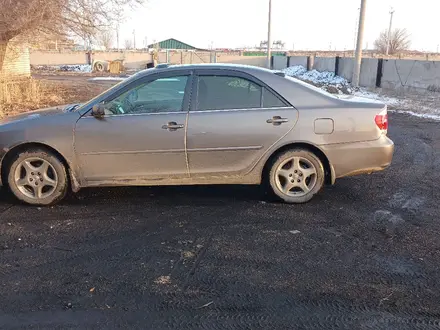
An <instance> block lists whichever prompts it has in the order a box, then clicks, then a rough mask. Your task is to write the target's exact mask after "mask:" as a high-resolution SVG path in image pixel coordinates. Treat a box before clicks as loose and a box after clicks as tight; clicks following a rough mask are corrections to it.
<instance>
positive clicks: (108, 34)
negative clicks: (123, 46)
mask: <svg viewBox="0 0 440 330" xmlns="http://www.w3.org/2000/svg"><path fill="white" fill-rule="evenodd" d="M98 42H99V44H100V45H101V46H104V48H105V49H110V48H111V47H112V44H113V33H112V31H111V30H104V31H102V32H100V33H99V34H98Z"/></svg>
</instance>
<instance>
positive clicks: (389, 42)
mask: <svg viewBox="0 0 440 330" xmlns="http://www.w3.org/2000/svg"><path fill="white" fill-rule="evenodd" d="M393 15H394V9H393V8H391V10H390V27H389V28H388V38H387V50H386V52H385V55H388V53H389V52H390V44H391V28H392V27H393Z"/></svg>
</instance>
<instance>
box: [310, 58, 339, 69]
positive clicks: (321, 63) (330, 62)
mask: <svg viewBox="0 0 440 330" xmlns="http://www.w3.org/2000/svg"><path fill="white" fill-rule="evenodd" d="M335 63H336V58H335V57H315V62H314V65H313V68H314V69H315V70H318V71H330V72H335Z"/></svg>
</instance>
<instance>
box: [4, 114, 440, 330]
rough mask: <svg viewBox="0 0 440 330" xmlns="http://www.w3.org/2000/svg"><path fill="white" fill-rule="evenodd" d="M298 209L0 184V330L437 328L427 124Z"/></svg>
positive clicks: (414, 125) (258, 196) (401, 133)
mask: <svg viewBox="0 0 440 330" xmlns="http://www.w3.org/2000/svg"><path fill="white" fill-rule="evenodd" d="M390 125H391V128H390V131H389V135H390V137H391V138H392V139H393V140H394V142H395V144H396V151H395V158H394V161H393V164H392V166H391V167H390V168H389V169H387V170H386V171H383V172H381V173H376V174H373V175H366V176H359V177H352V178H345V179H340V180H338V181H337V183H336V185H335V186H332V187H327V188H326V189H325V190H324V191H323V192H322V193H321V194H320V195H319V196H316V197H315V199H313V200H312V201H311V202H310V203H308V204H305V205H286V204H281V203H273V202H270V201H268V200H266V199H265V196H264V194H263V193H262V192H261V190H260V189H259V188H258V187H253V186H250V187H243V186H199V187H155V188H148V187H140V188H112V189H110V188H101V189H84V190H82V191H81V192H79V193H78V194H77V195H75V196H71V197H69V198H68V199H67V200H66V201H64V202H62V203H61V204H59V205H57V206H54V207H51V208H35V207H28V206H23V205H20V204H18V203H16V202H15V200H13V199H12V197H11V196H10V195H9V194H8V193H6V192H5V191H4V190H1V191H0V297H1V299H0V329H155V330H159V329H179V330H181V329H326V330H328V329H387V330H389V329H398V330H405V329H440V304H439V301H440V280H439V274H440V272H439V268H440V267H439V266H440V239H439V237H440V223H439V221H440V218H439V214H440V205H439V204H440V192H439V191H440V185H439V183H440V129H439V128H440V123H439V122H435V121H429V120H425V119H418V118H415V117H410V116H405V115H400V114H391V115H390Z"/></svg>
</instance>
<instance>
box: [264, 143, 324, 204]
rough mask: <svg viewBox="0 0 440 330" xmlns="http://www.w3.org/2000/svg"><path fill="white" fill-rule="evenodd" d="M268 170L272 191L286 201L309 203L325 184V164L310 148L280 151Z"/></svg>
mask: <svg viewBox="0 0 440 330" xmlns="http://www.w3.org/2000/svg"><path fill="white" fill-rule="evenodd" d="M268 170H269V175H268V184H269V187H270V189H271V191H272V193H273V194H274V195H275V196H276V197H278V198H279V199H281V200H283V201H284V202H286V203H293V204H300V203H307V202H308V201H310V200H311V199H312V198H313V196H314V195H316V194H317V193H318V192H319V191H320V190H321V189H322V187H323V186H324V181H325V171H324V166H323V164H322V162H321V160H320V159H319V157H317V156H316V155H315V154H314V153H313V152H311V151H309V150H305V149H292V150H289V151H285V152H283V153H280V154H279V155H277V156H275V157H274V159H273V160H272V162H271V163H270V164H269V167H268Z"/></svg>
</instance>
